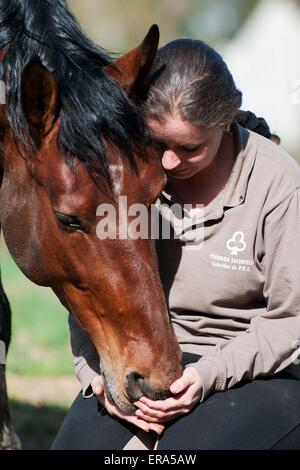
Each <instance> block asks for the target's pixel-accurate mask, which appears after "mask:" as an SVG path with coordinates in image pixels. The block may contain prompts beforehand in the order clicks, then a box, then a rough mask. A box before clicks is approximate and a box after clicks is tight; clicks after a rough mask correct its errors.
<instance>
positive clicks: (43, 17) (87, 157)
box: [0, 0, 147, 176]
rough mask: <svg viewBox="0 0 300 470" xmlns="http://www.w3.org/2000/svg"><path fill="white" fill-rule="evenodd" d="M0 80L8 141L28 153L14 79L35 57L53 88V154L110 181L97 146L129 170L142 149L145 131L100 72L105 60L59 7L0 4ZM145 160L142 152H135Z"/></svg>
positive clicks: (59, 0) (55, 0)
mask: <svg viewBox="0 0 300 470" xmlns="http://www.w3.org/2000/svg"><path fill="white" fill-rule="evenodd" d="M7 46H8V50H7V53H6V55H5V57H4V59H3V61H2V63H1V64H0V79H2V80H4V77H5V82H6V83H7V88H6V89H7V102H8V104H7V109H6V113H7V118H8V121H9V124H10V126H11V128H12V131H13V133H14V135H15V137H16V138H17V139H18V140H19V141H20V142H21V143H22V144H24V145H27V146H28V145H29V146H31V148H33V143H32V142H31V139H30V135H29V128H28V123H27V121H26V118H25V116H24V113H23V108H22V99H21V79H22V74H23V71H24V69H25V67H26V66H27V64H28V63H29V62H30V61H31V60H32V59H34V58H35V57H38V58H39V59H40V61H41V62H42V64H43V65H44V66H45V67H46V68H47V69H48V70H49V71H51V72H52V73H53V74H54V76H55V78H56V80H57V83H58V89H59V95H60V118H61V123H60V130H59V134H58V146H59V148H60V149H61V150H62V151H63V153H64V154H65V157H66V159H67V161H68V162H69V163H70V164H72V162H73V160H74V158H75V157H76V158H78V159H79V160H81V161H82V162H83V163H84V164H85V165H86V166H87V167H88V168H89V170H91V168H93V169H96V171H98V172H101V173H104V174H106V175H107V176H109V171H108V161H107V157H106V152H105V146H104V144H103V138H104V139H105V140H107V141H109V142H110V143H112V144H113V145H114V146H116V147H117V148H118V149H119V150H120V152H121V155H122V156H126V158H127V159H128V160H129V161H130V163H131V164H132V165H133V166H134V157H133V156H134V153H135V152H136V151H141V150H143V149H144V142H145V136H146V134H147V131H146V126H145V124H144V121H143V120H142V118H141V116H140V114H139V112H138V111H137V109H136V107H135V106H134V105H133V104H132V103H131V102H130V101H129V99H128V98H127V95H126V94H125V93H124V92H123V90H122V89H121V88H120V87H119V85H118V84H117V83H116V82H115V81H114V80H113V79H112V78H111V77H109V76H108V75H106V74H105V72H104V67H105V66H106V65H107V64H111V63H112V60H111V58H110V57H109V55H108V54H107V53H106V52H105V51H104V50H103V49H101V48H99V47H98V46H96V45H95V44H94V43H93V42H92V41H91V40H90V39H88V38H87V37H86V35H85V34H84V33H83V31H82V30H81V28H80V26H79V24H78V22H77V20H76V19H75V17H74V16H73V14H72V13H71V11H70V10H69V8H68V7H67V5H66V3H65V1H64V0H1V4H0V53H1V51H3V50H4V49H5V48H6V47H7ZM141 153H142V154H143V153H144V152H143V151H142V152H141Z"/></svg>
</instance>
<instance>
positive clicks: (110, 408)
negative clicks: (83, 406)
mask: <svg viewBox="0 0 300 470" xmlns="http://www.w3.org/2000/svg"><path fill="white" fill-rule="evenodd" d="M91 387H92V390H93V393H94V395H96V396H97V398H98V400H99V401H100V402H101V403H102V405H103V406H104V408H105V409H106V410H107V412H108V413H109V414H110V415H112V416H116V417H117V418H119V419H123V420H124V421H127V422H128V423H131V424H134V425H135V426H137V427H138V428H141V429H143V430H144V431H146V432H148V431H155V432H156V433H157V434H161V433H162V432H163V430H164V428H165V427H164V425H163V424H159V423H150V422H146V421H145V420H144V419H143V418H140V417H138V416H135V415H127V414H126V413H124V412H123V411H121V410H120V409H119V408H117V407H116V406H115V405H113V404H112V403H111V402H110V401H109V400H108V398H107V396H106V393H105V390H104V383H103V378H102V376H101V375H99V376H97V377H95V378H94V379H93V380H92V383H91Z"/></svg>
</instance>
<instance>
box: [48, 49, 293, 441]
mask: <svg viewBox="0 0 300 470" xmlns="http://www.w3.org/2000/svg"><path fill="white" fill-rule="evenodd" d="M241 99H242V95H241V92H240V91H239V90H237V89H236V86H235V84H234V81H233V79H232V76H231V74H230V72H229V71H228V69H227V66H226V64H225V63H224V62H223V60H222V58H221V57H220V56H219V54H217V52H216V51H214V50H213V49H211V48H210V47H209V46H207V45H206V44H205V43H203V42H201V41H192V40H177V41H173V42H171V43H169V44H167V45H166V46H164V47H163V48H161V49H160V50H159V51H158V54H157V58H156V60H155V63H154V65H153V69H152V72H151V75H150V80H149V87H148V90H147V93H146V94H145V96H143V97H141V99H140V102H139V105H140V106H141V107H142V110H143V112H144V115H145V118H146V120H147V122H148V125H149V127H150V130H151V133H152V136H153V138H154V140H155V141H156V143H157V146H158V148H160V149H161V156H162V165H163V167H164V169H165V171H166V173H167V176H168V182H167V185H166V187H165V190H164V191H163V192H162V194H161V197H160V200H159V204H158V207H159V210H160V213H161V217H162V219H164V220H167V221H168V220H169V221H171V220H173V219H172V208H171V205H172V204H173V202H177V203H179V204H181V205H182V206H183V205H184V204H191V205H196V204H202V205H204V213H203V211H202V213H201V211H200V214H201V215H200V217H199V212H198V214H197V212H196V218H195V214H194V215H193V211H188V210H186V209H185V208H183V212H182V216H183V218H184V221H185V223H184V230H182V231H181V232H180V231H179V232H178V227H175V225H174V231H175V229H176V230H177V232H176V237H174V239H173V240H159V241H158V242H157V253H158V259H159V264H160V272H161V278H162V283H163V286H164V289H165V295H166V299H167V301H168V304H169V309H170V314H171V320H172V323H173V325H174V329H175V332H176V335H177V338H178V341H179V343H180V346H181V349H182V351H183V353H184V354H183V363H184V365H185V366H186V367H185V369H184V372H183V375H182V377H181V378H180V379H178V380H177V381H176V382H175V383H174V384H173V385H172V386H171V392H172V397H171V398H169V399H166V400H164V401H156V402H154V401H151V400H149V399H147V398H146V397H142V398H141V399H140V400H139V401H138V402H137V403H136V407H137V411H136V416H135V417H129V416H125V415H123V414H121V413H120V412H119V411H118V410H117V409H116V408H115V407H114V406H113V405H111V404H110V403H109V402H108V400H107V398H106V396H105V393H104V391H103V382H102V379H101V377H100V376H99V366H98V364H99V357H97V354H96V352H95V350H94V349H93V346H92V345H91V343H90V342H89V340H88V338H87V337H86V336H85V334H84V333H83V332H82V331H81V330H80V329H79V328H78V327H77V326H76V324H75V323H74V322H73V321H72V320H71V319H70V326H71V339H72V346H73V352H74V356H75V363H76V371H77V376H78V378H79V380H80V381H81V384H82V387H83V396H85V397H87V396H90V395H91V397H90V398H89V400H84V398H83V397H82V396H81V395H79V396H78V397H77V399H76V400H75V402H74V404H73V406H72V408H71V410H70V412H69V414H68V415H67V418H66V420H65V422H64V424H63V426H62V428H61V430H60V433H59V435H58V437H57V438H56V441H55V443H54V445H53V448H54V449H63V448H66V449H68V448H73V449H75V448H89V449H122V448H127V449H130V448H131V449H133V448H135V446H137V445H140V446H141V447H142V445H141V442H143V445H144V446H145V447H146V448H153V446H154V445H155V440H156V437H157V434H160V438H159V439H158V441H157V442H156V446H157V448H158V449H271V448H272V449H281V448H282V449H299V447H300V444H299V442H300V393H299V392H300V381H299V380H298V379H297V378H295V377H294V376H293V375H292V372H293V370H292V369H293V367H294V368H296V366H293V362H294V363H296V362H297V361H296V360H295V359H296V358H297V350H296V348H297V346H298V345H299V340H300V311H299V310H300V267H299V251H300V249H299V242H298V240H299V235H300V223H299V221H300V169H299V166H298V165H297V163H296V162H295V161H294V160H293V159H292V157H290V156H289V155H288V154H286V153H285V152H284V150H282V149H281V148H279V147H277V146H276V145H274V143H272V142H270V140H268V139H266V138H264V137H262V136H260V135H258V134H256V133H253V132H249V131H247V130H245V129H244V128H242V127H241V126H239V125H238V124H237V121H236V117H237V115H238V114H237V113H238V110H239V108H240V106H241ZM263 129H265V126H263ZM261 133H262V134H265V136H266V137H270V134H269V132H268V129H265V130H261ZM273 140H276V137H275V136H274V137H273ZM199 234H200V239H201V236H203V243H200V244H199ZM197 245H199V246H197ZM191 248H193V249H191ZM221 391H222V392H223V393H219V392H221ZM93 394H94V395H93ZM97 396H98V398H99V400H100V402H101V403H102V406H101V405H100V404H99V410H98V411H96V404H97ZM111 415H113V416H115V417H118V418H119V419H118V420H117V419H113V418H112V417H111ZM137 427H139V428H141V429H142V430H140V431H138V429H137ZM144 431H155V433H154V432H150V433H145V432H144ZM141 447H140V448H141Z"/></svg>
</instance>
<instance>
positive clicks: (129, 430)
mask: <svg viewBox="0 0 300 470" xmlns="http://www.w3.org/2000/svg"><path fill="white" fill-rule="evenodd" d="M198 358H199V356H195V355H193V354H189V353H184V355H183V363H184V365H185V364H188V363H190V362H193V361H196V360H197V359H198ZM137 431H138V428H136V427H135V426H133V425H131V424H128V423H126V422H125V421H119V420H118V419H116V418H113V417H111V416H110V415H109V414H108V413H107V412H106V410H105V409H104V408H103V407H102V405H101V404H100V403H99V402H98V400H97V398H96V397H94V396H93V397H91V398H88V399H84V398H83V397H82V395H81V393H80V394H79V395H78V396H77V398H76V399H75V401H74V403H73V405H72V406H71V408H70V410H69V412H68V413H67V416H66V418H65V420H64V422H63V424H62V426H61V429H60V431H59V433H58V435H57V437H56V439H55V441H54V443H53V445H52V450H59V449H74V450H75V449H90V450H120V449H123V447H125V445H126V444H127V442H128V441H129V440H130V439H131V438H132V437H133V436H134V435H135V434H136V433H137ZM176 449H179V450H217V449H218V450H225V449H226V450H237V449H243V450H256V449H258V450H266V449H281V450H300V380H299V379H296V378H294V377H293V376H291V375H290V374H288V373H287V372H285V371H282V372H279V373H278V374H276V375H273V376H271V377H267V378H259V379H256V380H253V381H243V382H241V383H240V384H238V385H236V386H235V387H233V388H232V389H230V390H227V391H225V392H217V393H214V394H213V395H211V396H210V397H209V398H207V399H206V401H205V402H203V403H200V404H199V405H197V406H196V407H195V408H194V409H193V410H192V411H191V413H189V414H188V415H185V416H183V417H182V418H179V419H176V420H175V421H172V422H169V423H167V427H166V429H165V431H164V433H163V434H162V436H161V437H160V439H159V443H158V450H176Z"/></svg>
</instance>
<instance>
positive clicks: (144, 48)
mask: <svg viewBox="0 0 300 470" xmlns="http://www.w3.org/2000/svg"><path fill="white" fill-rule="evenodd" d="M158 43H159V28H158V26H157V25H156V24H154V25H152V26H151V28H150V29H149V31H148V33H147V35H146V37H145V38H144V40H143V42H142V43H141V44H140V45H139V46H138V47H136V48H135V49H133V50H132V51H130V52H127V54H125V55H123V56H122V57H120V58H119V59H117V60H116V61H115V63H114V64H112V65H108V66H107V67H106V72H107V73H108V74H109V75H111V76H112V77H114V78H115V80H117V81H118V82H119V83H120V85H121V86H122V88H123V89H124V90H125V91H126V93H127V94H128V95H129V96H133V95H134V94H136V93H138V91H139V89H141V87H142V86H143V84H144V82H145V80H146V78H147V76H148V74H149V71H150V68H151V66H152V63H153V60H154V58H155V55H156V52H157V48H158Z"/></svg>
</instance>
